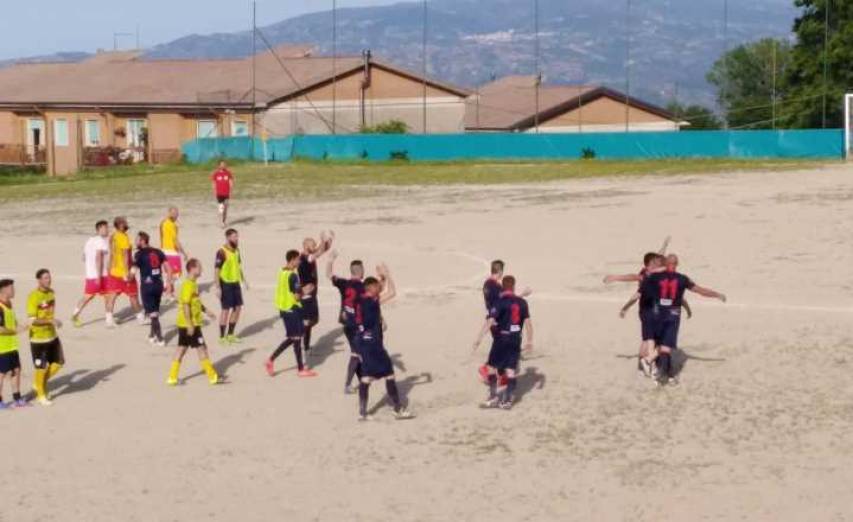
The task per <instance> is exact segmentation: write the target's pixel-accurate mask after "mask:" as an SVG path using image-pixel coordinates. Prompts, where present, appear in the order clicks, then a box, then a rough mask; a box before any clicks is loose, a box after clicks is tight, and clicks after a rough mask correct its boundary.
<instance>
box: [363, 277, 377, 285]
mask: <svg viewBox="0 0 853 522" xmlns="http://www.w3.org/2000/svg"><path fill="white" fill-rule="evenodd" d="M378 284H379V280H378V279H376V278H375V277H373V276H370V277H368V278H366V279H365V280H364V286H370V285H378Z"/></svg>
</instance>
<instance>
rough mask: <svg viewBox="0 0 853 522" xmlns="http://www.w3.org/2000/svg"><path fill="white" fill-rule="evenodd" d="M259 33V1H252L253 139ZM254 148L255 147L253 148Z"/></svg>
mask: <svg viewBox="0 0 853 522" xmlns="http://www.w3.org/2000/svg"><path fill="white" fill-rule="evenodd" d="M257 35H258V3H257V2H255V1H253V2H252V141H254V138H255V135H256V134H257V129H256V126H257V122H256V121H255V103H256V102H257V94H258V90H257V89H256V82H257V70H256V65H257V54H258V45H257V40H258V39H257ZM252 150H254V148H253V149H252Z"/></svg>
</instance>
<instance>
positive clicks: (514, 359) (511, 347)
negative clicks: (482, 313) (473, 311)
mask: <svg viewBox="0 0 853 522" xmlns="http://www.w3.org/2000/svg"><path fill="white" fill-rule="evenodd" d="M501 289H502V292H501V297H500V299H499V300H498V302H497V304H496V305H495V307H494V308H493V309H492V311H491V313H490V314H489V318H488V319H487V320H486V322H485V324H483V328H482V329H481V330H480V334H479V335H478V336H477V340H476V341H475V342H474V350H476V349H477V348H479V346H480V343H482V342H483V337H484V336H485V335H486V332H487V331H489V330H491V329H492V327H497V330H498V338H497V340H496V341H495V343H494V344H493V345H492V349H491V350H490V351H489V362H488V366H489V377H488V382H489V397H488V398H487V399H486V401H485V402H484V403H483V404H482V406H483V407H484V408H494V407H498V406H499V407H501V408H503V409H505V410H508V409H511V408H512V404H513V393H514V392H515V388H516V385H517V374H518V363H519V360H520V359H521V351H522V336H524V347H523V348H524V350H528V351H529V350H532V349H533V322H532V321H531V319H530V310H529V307H528V305H527V301H525V300H524V298H523V297H521V296H517V295H515V278H514V277H513V276H511V275H508V276H504V278H503V279H502V280H501ZM504 374H505V375H506V378H507V384H506V389H505V390H504V393H503V396H502V397H499V396H498V375H504Z"/></svg>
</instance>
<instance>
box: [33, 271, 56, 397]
mask: <svg viewBox="0 0 853 522" xmlns="http://www.w3.org/2000/svg"><path fill="white" fill-rule="evenodd" d="M36 281H38V287H36V289H35V290H33V291H32V292H30V295H29V297H28V298H27V317H29V320H30V349H31V351H32V355H33V366H34V367H35V372H34V373H33V390H35V393H36V402H38V403H39V404H41V405H42V406H50V405H51V402H50V398H49V397H48V392H47V381H48V380H49V379H50V378H51V377H53V376H54V375H56V374H57V373H59V370H60V369H62V365H63V364H65V356H64V354H63V352H62V343H61V342H60V341H59V336H58V335H57V334H56V330H57V329H58V328H59V327H60V326H62V325H61V323H60V322H59V320H58V319H56V295H55V294H54V293H53V288H51V282H52V280H51V277H50V271H48V270H47V269H45V268H42V269H41V270H39V271H38V272H36Z"/></svg>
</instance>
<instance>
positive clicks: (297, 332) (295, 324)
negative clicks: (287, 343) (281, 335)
mask: <svg viewBox="0 0 853 522" xmlns="http://www.w3.org/2000/svg"><path fill="white" fill-rule="evenodd" d="M279 315H280V316H281V320H282V321H284V331H285V332H286V333H287V337H288V338H289V339H295V338H299V337H302V336H303V335H305V324H303V323H302V310H300V309H299V308H298V307H297V308H294V309H293V310H291V311H289V312H284V311H280V312H279Z"/></svg>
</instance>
